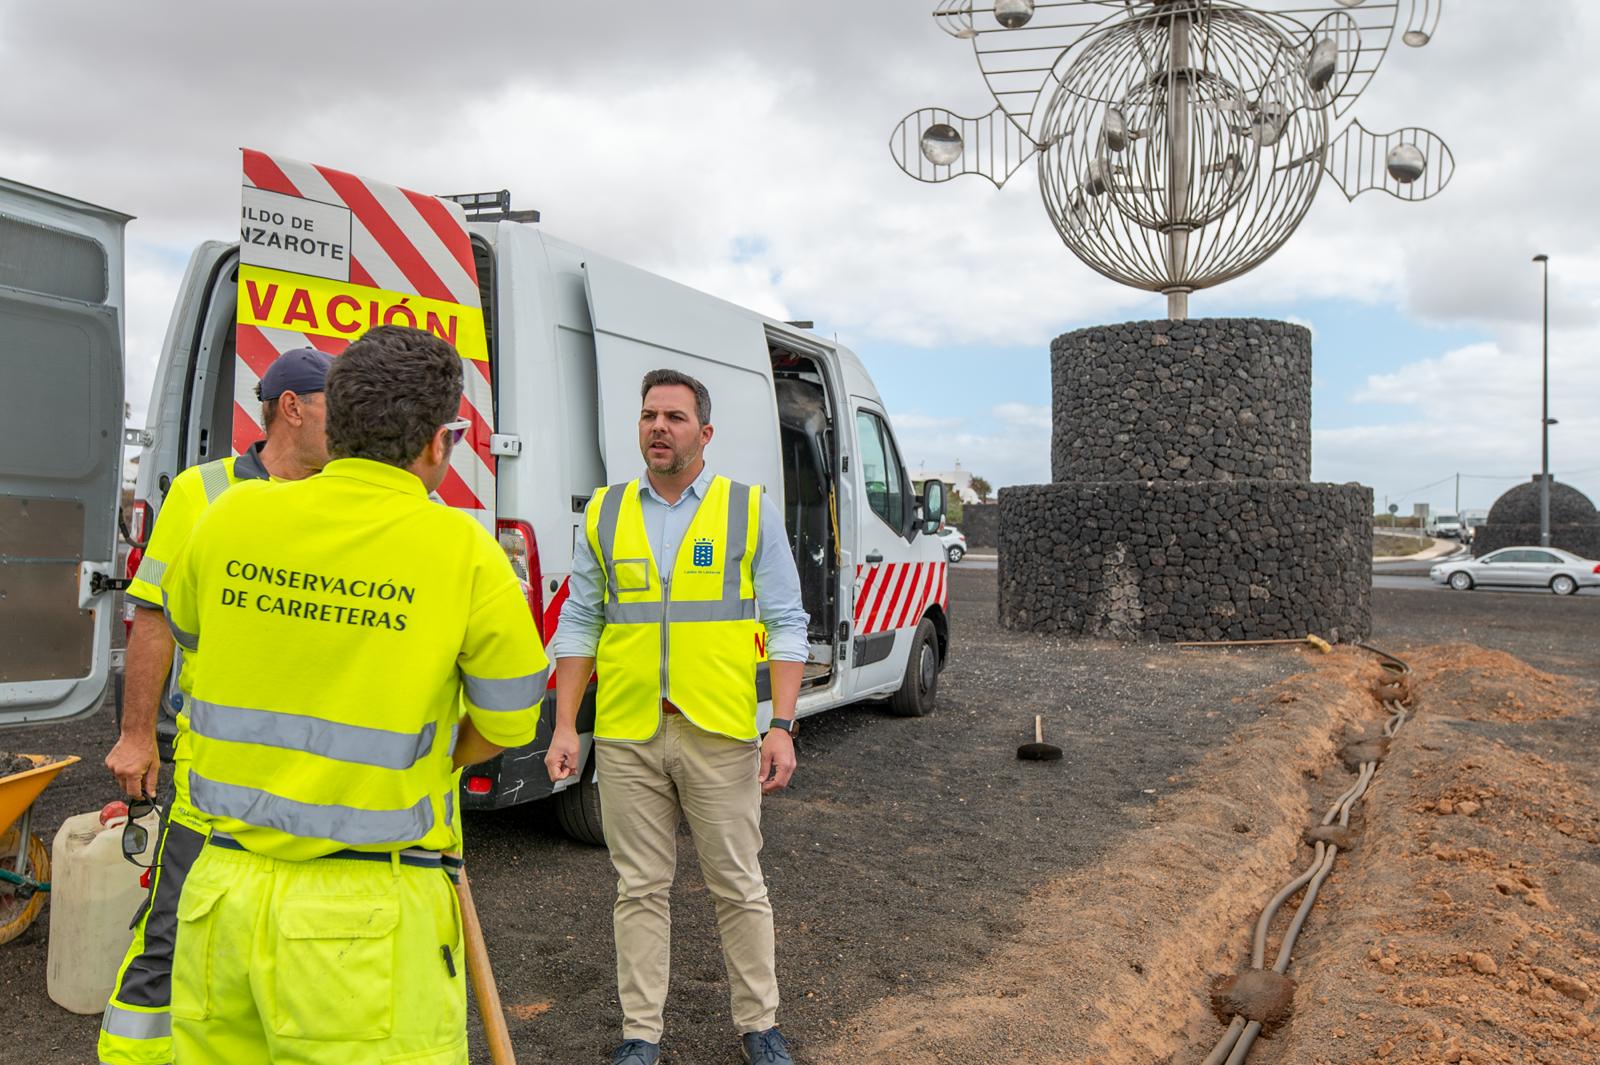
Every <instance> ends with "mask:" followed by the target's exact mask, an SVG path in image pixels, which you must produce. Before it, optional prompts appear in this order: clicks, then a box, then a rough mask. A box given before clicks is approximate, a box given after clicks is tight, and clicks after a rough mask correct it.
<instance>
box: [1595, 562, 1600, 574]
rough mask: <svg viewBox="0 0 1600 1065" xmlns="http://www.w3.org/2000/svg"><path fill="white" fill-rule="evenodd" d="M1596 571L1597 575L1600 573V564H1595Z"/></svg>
mask: <svg viewBox="0 0 1600 1065" xmlns="http://www.w3.org/2000/svg"><path fill="white" fill-rule="evenodd" d="M1594 571H1595V572H1596V573H1600V562H1596V563H1595V564H1594Z"/></svg>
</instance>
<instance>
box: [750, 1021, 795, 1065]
mask: <svg viewBox="0 0 1600 1065" xmlns="http://www.w3.org/2000/svg"><path fill="white" fill-rule="evenodd" d="M739 1048H740V1049H741V1050H743V1051H744V1060H745V1061H748V1062H749V1063H750V1065H794V1059H793V1058H791V1057H790V1056H789V1044H788V1043H786V1042H784V1039H783V1033H781V1032H779V1031H778V1030H777V1029H776V1028H768V1029H767V1030H766V1031H764V1032H746V1033H745V1034H744V1035H742V1036H740V1037H739Z"/></svg>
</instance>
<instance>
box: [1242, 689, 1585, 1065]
mask: <svg viewBox="0 0 1600 1065" xmlns="http://www.w3.org/2000/svg"><path fill="white" fill-rule="evenodd" d="M1530 672H1531V671H1530ZM1463 679H1464V680H1465V681H1468V682H1470V683H1471V684H1472V686H1473V687H1474V688H1475V689H1476V690H1479V691H1482V692H1485V693H1487V694H1488V696H1489V697H1490V698H1491V699H1493V698H1496V696H1495V692H1496V691H1497V687H1496V684H1495V682H1494V678H1493V677H1478V678H1472V677H1470V676H1468V677H1464V678H1463ZM1419 687H1420V692H1421V694H1422V697H1423V699H1424V700H1425V701H1427V702H1430V703H1432V702H1434V700H1433V699H1431V698H1430V693H1429V688H1428V685H1427V683H1426V682H1423V683H1422V684H1421V685H1420V686H1419ZM1468 709H1471V708H1470V707H1469V708H1468ZM1364 811H1365V815H1366V822H1367V823H1366V825H1365V832H1364V836H1365V839H1366V841H1367V845H1366V846H1365V847H1364V848H1363V849H1362V850H1360V851H1358V852H1356V853H1355V854H1353V855H1351V856H1349V864H1348V865H1346V866H1345V867H1344V868H1343V869H1342V870H1340V871H1339V872H1338V873H1336V874H1335V877H1334V881H1333V886H1332V890H1331V891H1330V892H1329V893H1328V897H1327V898H1326V900H1325V903H1324V908H1323V909H1321V910H1319V912H1318V915H1317V916H1314V917H1313V919H1312V923H1311V924H1310V925H1309V926H1308V934H1307V936H1306V938H1305V939H1303V940H1302V947H1301V950H1300V951H1299V954H1300V960H1299V961H1297V963H1296V964H1295V966H1294V967H1293V969H1292V970H1291V971H1292V972H1294V973H1295V975H1296V976H1297V978H1298V979H1299V981H1300V991H1299V994H1298V996H1297V999H1296V1004H1295V1016H1294V1022H1293V1025H1292V1027H1291V1028H1290V1029H1289V1030H1288V1031H1287V1032H1286V1033H1285V1034H1284V1035H1283V1036H1282V1037H1281V1038H1280V1039H1277V1040H1271V1041H1267V1042H1263V1043H1262V1044H1260V1045H1259V1047H1258V1049H1257V1050H1256V1052H1255V1053H1254V1054H1252V1056H1251V1062H1252V1063H1253V1065H1274V1063H1279V1065H1290V1063H1293V1065H1320V1063H1335V1062H1337V1063H1344V1062H1362V1063H1366V1062H1381V1063H1385V1065H1433V1063H1435V1062H1475V1063H1479V1065H1483V1063H1488V1062H1496V1063H1500V1062H1505V1063H1517V1065H1523V1063H1527V1065H1595V1063H1600V1031H1597V1029H1596V1019H1597V1014H1600V998H1597V997H1596V995H1597V994H1600V935H1596V930H1597V928H1600V925H1597V924H1596V917H1595V915H1596V914H1597V913H1600V852H1597V851H1596V849H1595V847H1596V845H1597V844H1600V803H1597V802H1596V798H1595V795H1594V793H1593V791H1592V790H1591V789H1590V788H1589V787H1588V786H1586V785H1585V784H1583V783H1582V782H1580V781H1578V780H1575V779H1574V778H1573V776H1572V774H1571V772H1569V771H1568V770H1567V769H1565V768H1563V767H1562V766H1560V765H1556V764H1552V763H1550V762H1548V761H1546V760H1545V759H1542V758H1540V757H1538V756H1536V755H1533V754H1529V753H1525V752H1520V751H1516V750H1513V749H1512V748H1511V747H1509V746H1507V745H1505V744H1503V743H1499V742H1496V741H1489V742H1487V743H1486V742H1485V741H1484V740H1483V739H1482V738H1480V737H1478V736H1476V735H1474V734H1471V733H1468V732H1467V731H1466V730H1463V729H1461V728H1460V727H1458V726H1455V725H1452V724H1451V723H1450V722H1448V721H1443V720H1435V719H1430V718H1428V717H1427V716H1423V717H1421V718H1419V719H1417V720H1414V721H1412V722H1410V723H1409V724H1407V726H1406V727H1405V728H1404V729H1402V730H1401V732H1400V735H1399V736H1398V737H1396V739H1395V742H1394V746H1393V748H1392V751H1391V755H1390V758H1389V761H1388V762H1387V763H1385V765H1384V767H1383V770H1382V771H1381V772H1380V773H1379V776H1378V779H1377V781H1376V783H1375V784H1374V785H1373V788H1372V791H1371V792H1370V793H1369V795H1368V799H1367V802H1366V804H1365V807H1364Z"/></svg>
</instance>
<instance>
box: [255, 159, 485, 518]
mask: <svg viewBox="0 0 1600 1065" xmlns="http://www.w3.org/2000/svg"><path fill="white" fill-rule="evenodd" d="M243 162H244V173H243V178H244V181H243V184H244V189H243V198H242V200H241V204H240V215H239V295H238V309H237V312H236V314H237V320H238V328H237V329H236V331H235V339H236V343H235V350H236V353H237V358H236V359H235V362H234V374H233V388H234V391H233V398H234V403H233V449H234V451H235V452H236V453H242V452H243V451H244V450H245V449H246V448H248V447H250V446H251V445H252V444H253V443H255V442H256V441H257V440H260V439H261V437H262V436H263V434H264V430H263V427H262V424H261V411H262V406H261V401H260V399H259V398H258V397H257V395H256V385H257V384H258V382H259V381H260V378H261V375H262V374H264V373H266V372H267V368H268V367H269V366H271V365H272V362H273V360H274V359H276V358H277V357H278V356H279V355H281V354H282V353H283V352H285V351H289V350H291V349H293V348H300V347H305V346H307V345H310V346H312V347H315V348H317V349H319V350H321V351H325V352H328V353H329V354H335V355H336V354H338V353H339V352H342V351H343V350H344V349H345V347H346V346H347V345H349V344H350V343H352V342H354V341H356V340H359V339H360V338H361V336H362V335H363V334H364V333H366V332H367V330H369V329H372V328H374V327H375V326H383V325H395V326H406V327H409V328H414V329H421V330H425V331H426V332H429V333H432V334H434V335H435V336H437V337H440V338H442V339H444V340H446V341H448V342H450V343H451V344H453V345H454V346H455V349H456V351H457V352H459V353H460V354H461V357H462V359H463V360H464V362H463V369H464V370H465V371H466V372H465V373H464V374H463V380H462V396H461V406H460V410H459V417H461V418H465V419H467V420H468V421H470V422H471V428H469V429H468V430H467V431H466V434H465V436H464V437H463V439H462V442H461V446H458V447H456V448H454V449H453V450H452V451H451V453H450V469H449V471H448V472H447V473H446V474H445V478H444V481H443V483H441V484H440V485H439V489H438V497H439V499H440V501H441V502H443V503H445V504H447V505H449V506H452V507H457V508H459V509H461V510H464V511H467V512H468V513H471V514H472V515H473V516H474V517H476V518H477V519H478V520H479V521H481V522H483V524H484V527H485V528H487V529H489V530H490V531H491V532H492V531H493V530H494V528H495V456H494V452H493V450H492V449H491V447H490V440H491V439H492V437H493V434H494V431H495V428H494V388H493V381H494V373H493V368H492V367H491V365H490V362H489V358H490V354H489V348H488V337H487V333H488V330H487V328H486V326H485V323H484V317H483V303H482V296H481V293H480V291H479V287H478V282H479V277H478V262H477V256H476V254H475V253H474V250H473V243H472V237H471V235H470V234H469V233H468V231H467V221H466V216H465V214H464V212H463V211H462V209H461V206H460V204H457V203H454V202H452V201H450V200H446V199H443V198H441V197H438V196H429V195H427V194H425V193H420V192H415V191H413V190H411V189H404V188H401V187H399V186H398V185H391V184H389V183H387V182H383V181H375V180H373V179H371V178H367V177H362V176H360V175H358V174H350V173H346V172H345V171H343V170H335V169H334V168H333V167H328V166H318V165H316V164H314V163H307V162H303V161H301V160H298V159H290V158H287V157H285V156H281V155H269V154H267V153H266V152H259V151H255V150H253V149H249V148H246V149H245V150H244V160H243Z"/></svg>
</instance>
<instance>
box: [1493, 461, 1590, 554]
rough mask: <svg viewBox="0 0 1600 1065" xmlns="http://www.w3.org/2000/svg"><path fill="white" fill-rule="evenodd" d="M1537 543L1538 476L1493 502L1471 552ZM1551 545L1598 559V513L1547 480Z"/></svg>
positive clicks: (1562, 486) (1568, 490) (1577, 493)
mask: <svg viewBox="0 0 1600 1065" xmlns="http://www.w3.org/2000/svg"><path fill="white" fill-rule="evenodd" d="M1538 543H1539V475H1538V474H1534V476H1533V480H1531V481H1529V482H1528V483H1527V484H1519V485H1517V486H1516V487H1515V488H1513V489H1511V490H1510V491H1509V492H1507V493H1505V494H1504V495H1502V496H1501V497H1500V498H1499V499H1497V500H1495V503H1494V506H1492V507H1490V508H1489V520H1488V521H1487V522H1486V523H1485V524H1484V526H1483V527H1482V528H1481V529H1479V530H1478V535H1477V538H1476V539H1475V540H1474V541H1473V544H1472V551H1473V554H1475V555H1482V554H1484V553H1486V552H1489V551H1497V550H1499V549H1500V548H1502V547H1514V546H1518V545H1522V546H1528V545H1537V544H1538ZM1550 546H1551V547H1559V548H1561V549H1562V550H1563V551H1571V552H1573V553H1574V554H1578V555H1582V556H1583V557H1585V558H1600V511H1597V510H1596V509H1595V505H1594V504H1593V503H1592V502H1590V500H1589V497H1588V496H1586V495H1584V494H1583V493H1582V492H1580V491H1578V490H1577V489H1576V488H1574V487H1572V486H1571V485H1569V484H1562V483H1561V482H1560V481H1557V480H1555V479H1554V478H1552V479H1551V481H1550Z"/></svg>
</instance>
